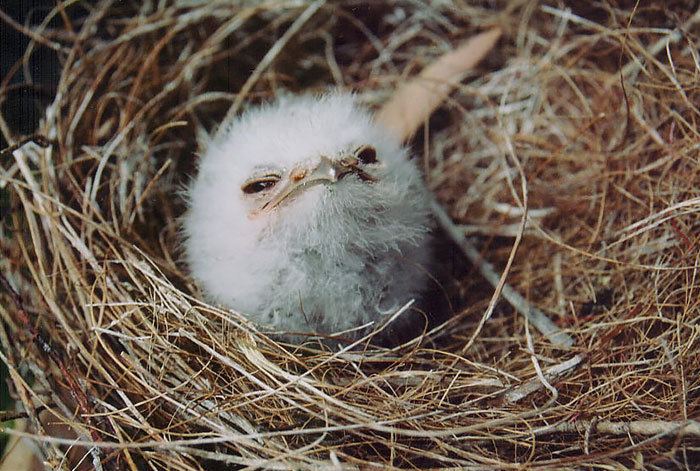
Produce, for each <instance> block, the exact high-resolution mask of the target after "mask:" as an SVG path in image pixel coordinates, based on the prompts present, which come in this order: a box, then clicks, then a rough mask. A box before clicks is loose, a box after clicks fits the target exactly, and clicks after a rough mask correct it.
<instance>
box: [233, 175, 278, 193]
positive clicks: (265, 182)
mask: <svg viewBox="0 0 700 471" xmlns="http://www.w3.org/2000/svg"><path fill="white" fill-rule="evenodd" d="M278 181H279V177H278V176H276V175H266V176H264V177H260V178H256V179H254V180H249V181H247V182H245V183H244V184H243V186H242V187H241V191H243V193H245V194H247V195H251V194H254V193H260V192H262V191H265V190H269V189H270V188H272V187H273V186H275V184H276V183H277V182H278Z"/></svg>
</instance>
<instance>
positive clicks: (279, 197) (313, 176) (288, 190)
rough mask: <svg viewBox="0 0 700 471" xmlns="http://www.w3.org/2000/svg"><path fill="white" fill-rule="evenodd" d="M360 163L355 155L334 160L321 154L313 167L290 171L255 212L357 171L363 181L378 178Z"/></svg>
mask: <svg viewBox="0 0 700 471" xmlns="http://www.w3.org/2000/svg"><path fill="white" fill-rule="evenodd" d="M358 163H359V162H358V160H357V158H355V157H344V158H341V159H339V160H332V159H329V158H328V157H325V156H321V160H320V161H319V163H318V164H317V165H316V166H315V167H313V168H308V167H304V166H299V167H296V168H294V169H293V170H292V171H291V172H290V173H289V176H288V178H287V179H286V180H287V181H286V182H285V184H283V185H282V186H281V188H280V189H279V190H278V191H277V192H276V193H275V194H274V195H273V196H272V199H270V200H269V201H268V202H267V203H265V204H264V205H263V206H262V207H261V208H260V209H258V210H256V211H255V213H256V214H260V213H265V212H269V211H272V210H273V209H275V208H276V207H278V206H279V205H280V204H281V203H282V202H283V201H284V200H286V199H287V198H289V197H290V196H292V195H294V194H297V193H299V192H301V191H304V190H306V189H307V188H311V187H313V186H316V185H320V184H331V183H335V182H337V181H338V180H340V179H342V178H343V177H345V176H346V175H348V174H350V173H355V174H356V175H357V176H358V177H359V178H360V179H361V180H362V181H371V182H373V181H376V178H374V177H373V176H371V175H369V174H368V173H367V172H365V171H364V170H362V169H360V168H359V167H358Z"/></svg>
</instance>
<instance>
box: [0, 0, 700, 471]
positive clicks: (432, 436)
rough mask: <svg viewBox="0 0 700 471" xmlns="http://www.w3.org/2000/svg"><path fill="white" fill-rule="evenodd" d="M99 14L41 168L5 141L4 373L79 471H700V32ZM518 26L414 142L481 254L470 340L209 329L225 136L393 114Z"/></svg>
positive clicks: (33, 152) (647, 20)
mask: <svg viewBox="0 0 700 471" xmlns="http://www.w3.org/2000/svg"><path fill="white" fill-rule="evenodd" d="M70 3H71V6H68V5H66V6H65V7H64V6H59V7H57V8H56V9H55V10H54V11H53V12H51V13H50V14H49V17H48V18H47V21H46V22H45V23H44V25H43V26H42V27H39V28H36V29H34V30H33V31H32V32H31V34H32V40H33V46H32V47H34V48H35V49H36V48H38V47H40V46H41V47H49V48H52V49H54V50H55V51H56V52H57V53H58V55H59V58H60V60H61V64H62V72H61V77H60V81H59V82H58V84H57V89H56V93H55V99H54V100H53V102H52V103H51V104H50V105H49V106H48V108H47V109H46V111H45V116H44V119H43V120H42V122H41V124H40V126H39V128H38V129H37V135H36V136H35V137H34V139H31V141H32V142H23V141H21V140H20V138H19V137H18V136H16V135H12V134H11V132H10V131H9V130H8V129H7V126H4V124H3V127H2V130H3V133H4V134H5V135H6V136H7V138H8V140H10V141H11V143H16V144H17V145H16V146H15V148H16V150H14V152H12V153H11V154H10V153H9V152H5V154H4V155H3V157H2V160H1V161H0V164H1V169H0V170H1V171H2V173H1V174H0V178H1V180H0V181H2V185H3V186H4V190H2V191H3V192H4V195H5V196H6V198H5V200H6V203H3V204H4V206H3V211H4V210H5V209H8V208H9V211H7V212H6V213H5V214H3V219H2V232H3V235H2V237H1V238H0V245H1V247H2V254H3V255H2V259H1V260H0V264H1V273H2V291H1V292H0V298H1V300H2V301H1V302H0V314H1V315H2V324H1V329H0V340H2V352H3V354H2V359H3V361H4V362H5V363H6V364H7V366H8V367H9V370H10V374H11V380H12V381H11V383H12V391H13V394H14V395H15V397H16V398H17V399H18V400H19V401H20V402H21V404H22V407H21V408H20V410H21V412H22V413H24V414H26V415H27V417H28V419H29V422H30V424H31V427H30V428H29V429H28V430H29V431H28V432H25V435H30V436H33V437H34V438H35V439H36V440H37V442H38V443H39V444H40V448H41V450H42V452H43V456H44V459H45V460H47V462H48V463H49V464H51V465H52V466H54V467H60V466H63V467H68V466H69V464H68V463H69V462H70V461H71V460H73V464H75V463H77V462H78V460H80V459H83V464H85V463H89V464H90V466H94V467H97V468H101V469H115V468H127V469H146V467H149V468H152V469H161V468H168V469H182V470H190V469H217V467H221V468H225V467H227V466H233V467H238V466H243V467H250V468H285V469H286V468H292V469H302V468H312V469H316V468H320V467H338V468H344V467H363V468H364V467H367V468H371V467H381V468H383V467H388V466H393V467H417V468H423V467H430V468H442V467H467V468H470V467H471V468H479V469H484V468H493V469H506V468H512V467H519V466H521V465H522V464H524V463H526V464H528V465H529V466H532V467H536V466H537V467H544V468H546V467H548V468H553V469H555V468H556V469H563V468H577V467H580V466H584V467H585V466H591V467H598V466H600V467H619V468H625V469H626V468H631V467H646V468H648V469H668V468H671V467H684V466H685V467H687V468H690V467H692V466H693V464H692V463H696V464H697V461H696V460H697V459H698V447H699V446H700V427H699V426H698V422H696V421H694V420H693V419H697V417H698V415H699V414H700V367H699V366H698V365H700V353H699V352H700V349H699V348H698V338H699V336H700V327H698V324H697V322H698V319H699V318H700V296H699V295H698V294H699V293H700V275H699V274H698V268H699V264H700V146H699V144H698V143H699V142H700V134H698V125H697V123H698V120H699V119H700V111H699V110H698V106H697V104H698V103H700V91H699V90H698V87H697V83H698V76H699V74H700V65H699V59H698V53H697V50H698V44H699V43H700V40H699V39H698V33H699V32H700V31H699V30H698V25H697V23H698V19H699V15H698V14H697V13H695V14H693V13H694V12H693V11H692V10H691V7H689V6H688V7H685V6H684V3H683V2H675V4H676V8H670V7H668V5H667V4H666V3H667V2H656V3H653V2H642V3H641V4H639V5H634V2H621V3H620V2H612V3H610V4H609V3H607V2H601V3H595V4H590V5H588V4H586V2H571V3H570V6H569V7H566V6H565V5H562V4H561V2H535V1H533V2H505V1H503V2H470V3H471V5H470V6H468V5H466V4H464V3H463V2H455V3H452V2H432V3H430V4H427V3H423V2H414V1H395V0H382V1H379V2H372V3H371V6H367V5H366V4H365V3H364V2H353V1H342V2H326V3H323V2H314V3H301V2H290V1H276V0H273V1H270V2H265V3H258V2H205V1H194V0H192V1H189V0H173V1H167V2H166V1H163V2H143V3H142V2H135V1H134V2H101V3H99V4H98V5H97V6H94V7H88V6H87V5H83V4H76V5H73V3H74V2H70ZM584 4H585V5H584ZM622 4H624V5H628V6H620V5H622ZM77 5H82V6H77ZM81 8H83V10H81ZM71 9H75V10H77V11H71ZM49 24H50V25H53V26H52V28H49V27H47V26H46V25H49ZM493 26H499V27H500V28H501V29H502V31H503V37H502V39H501V41H500V42H499V44H498V45H497V46H496V48H495V49H494V50H493V51H492V52H491V53H490V54H489V56H488V57H487V59H486V60H485V62H484V63H482V64H481V65H480V66H479V67H478V68H477V69H475V70H474V71H473V72H472V73H471V74H470V75H469V76H468V77H467V79H466V80H465V81H464V82H463V83H462V85H461V86H460V87H458V89H457V90H456V91H455V92H454V93H452V94H451V95H450V97H449V98H448V100H447V101H446V102H445V104H444V105H443V106H442V107H441V108H440V109H439V111H438V112H437V113H435V114H434V115H433V116H432V117H431V119H430V121H429V122H427V123H426V124H425V126H424V127H423V128H422V130H420V131H419V132H418V135H417V136H416V137H415V138H414V139H413V140H412V141H411V142H410V146H411V148H412V149H413V154H414V158H415V159H416V162H417V163H418V164H419V165H420V166H421V167H422V168H423V169H424V173H425V178H426V181H427V183H428V186H429V188H430V189H431V190H432V191H433V193H434V194H435V196H436V198H437V200H438V201H439V203H440V205H441V207H442V208H444V211H445V212H440V210H439V209H436V212H437V215H438V220H439V221H441V225H442V226H443V229H444V231H445V233H447V234H450V235H451V236H452V237H453V238H454V239H455V240H456V241H457V242H458V243H459V244H455V245H454V246H453V247H452V249H451V250H452V252H453V253H454V258H453V260H452V261H451V262H449V263H450V267H451V268H450V269H451V274H450V276H449V277H447V278H448V279H447V281H445V282H444V285H445V291H446V292H448V293H451V301H452V304H453V308H454V310H455V311H456V312H455V313H454V315H452V316H450V317H449V318H448V319H447V320H446V321H445V322H443V323H438V325H435V327H434V328H432V330H426V331H425V332H423V334H422V335H419V336H418V337H417V338H415V339H413V340H411V341H408V342H406V343H404V344H402V345H398V346H393V347H391V348H388V347H377V346H374V345H372V344H371V343H370V342H369V341H368V339H364V340H361V341H359V342H356V343H355V344H351V345H343V346H340V347H338V348H335V347H333V346H330V345H328V343H313V342H310V343H307V344H305V345H303V346H298V345H291V344H285V343H283V342H281V341H279V340H275V339H271V338H268V337H266V336H265V335H263V334H261V333H259V332H257V330H256V328H255V326H254V325H251V324H250V323H249V322H247V321H246V319H245V318H244V317H242V316H241V315H239V314H238V313H236V312H232V311H230V310H227V309H223V308H220V307H217V306H213V305H210V304H207V303H206V302H205V301H204V300H203V298H202V295H201V292H200V291H199V289H198V287H197V286H196V285H195V284H194V283H193V281H192V280H191V278H190V277H189V275H188V273H187V270H186V267H184V266H183V264H182V262H181V258H182V253H181V251H180V249H179V246H178V241H179V234H178V230H179V228H178V218H179V217H180V216H181V215H182V214H183V211H184V203H183V201H182V200H181V198H180V197H179V196H178V195H179V190H180V189H181V188H182V186H183V184H184V183H186V182H187V181H188V179H189V178H191V176H192V175H193V173H194V172H195V170H196V161H197V156H196V142H197V138H198V136H199V135H200V133H202V132H204V131H206V130H212V129H213V128H214V127H215V125H216V123H217V122H219V121H220V120H221V119H222V118H223V117H224V116H225V115H226V113H227V112H232V113H236V112H238V111H239V110H242V109H243V108H245V107H246V106H248V105H249V104H251V103H256V102H260V101H264V100H266V99H268V98H270V97H272V96H273V95H274V94H275V93H276V92H277V91H279V90H282V89H283V90H291V91H305V92H306V91H323V90H325V89H326V88H327V87H328V86H329V85H333V86H340V87H342V88H344V89H352V90H355V91H357V92H358V95H359V97H360V99H361V101H363V102H364V103H366V104H367V105H368V106H370V107H373V108H375V109H376V108H378V107H379V106H381V104H382V103H384V102H386V100H387V99H388V98H389V97H390V96H391V93H392V90H393V89H394V88H395V87H396V86H397V84H399V83H401V82H402V81H403V80H405V78H406V77H410V76H412V75H414V74H415V73H416V72H417V71H419V70H420V69H421V68H422V67H424V66H425V65H426V64H428V63H429V62H430V61H432V60H433V59H435V58H436V57H438V56H439V55H440V54H441V53H444V52H448V51H450V50H452V49H453V48H454V47H455V46H456V45H457V44H459V43H460V42H461V41H462V40H463V39H465V38H467V37H469V36H470V35H473V34H476V33H478V32H480V31H483V30H485V29H487V28H490V27H493ZM31 53H32V51H31V50H30V51H28V54H27V55H28V56H29V55H31ZM0 90H1V92H2V96H3V97H4V96H7V95H8V94H9V93H12V90H11V89H9V88H8V87H7V84H6V83H4V82H3V84H2V88H1V89H0ZM3 123H4V121H3ZM222 204H225V202H222ZM525 209H527V211H525ZM449 251H450V250H449V249H448V250H447V252H448V253H449ZM462 252H464V253H465V254H467V258H463V257H462V255H461V253H462ZM468 259H469V260H470V261H467V260H468ZM251 263H255V261H254V260H251ZM501 275H503V276H501ZM495 285H498V289H497V290H496V291H494V286H495ZM494 292H495V293H496V294H497V295H500V296H494ZM338 295H339V296H340V295H342V293H339V294H338ZM523 313H525V315H523ZM550 321H551V322H550ZM56 424H61V426H62V428H61V430H62V431H61V433H57V432H55V426H56ZM52 430H54V432H52ZM9 432H11V433H14V434H20V432H18V431H15V432H12V431H11V430H9ZM83 455H85V456H83Z"/></svg>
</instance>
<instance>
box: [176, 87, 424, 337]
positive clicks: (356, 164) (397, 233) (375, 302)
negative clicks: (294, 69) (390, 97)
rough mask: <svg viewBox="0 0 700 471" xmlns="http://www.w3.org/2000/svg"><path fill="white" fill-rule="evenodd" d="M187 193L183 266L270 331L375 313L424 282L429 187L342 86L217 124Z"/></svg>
mask: <svg viewBox="0 0 700 471" xmlns="http://www.w3.org/2000/svg"><path fill="white" fill-rule="evenodd" d="M187 199H188V204H189V209H188V211H187V213H186V215H185V217H184V221H183V232H184V248H185V256H186V260H187V263H188V264H189V267H190V270H191V273H192V275H193V276H194V278H195V279H196V280H198V282H199V283H200V285H201V287H202V288H203V290H204V292H205V294H206V295H207V297H208V298H209V299H210V300H211V301H213V302H215V303H220V304H223V305H225V306H227V307H230V308H232V309H235V310H237V311H238V312H241V313H242V314H244V315H246V316H247V317H248V318H249V319H251V320H252V321H254V322H255V323H256V324H258V325H260V326H262V327H267V328H268V329H271V330H272V331H274V332H277V333H279V332H286V333H307V332H309V333H316V334H331V333H336V332H343V331H349V330H351V329H356V328H357V327H359V326H361V325H364V324H367V323H369V322H370V321H375V323H376V322H381V321H382V320H383V319H386V318H387V316H388V315H389V314H392V313H394V312H395V310H397V309H398V308H400V307H401V306H403V305H404V304H405V303H407V302H408V301H410V300H411V299H414V298H416V297H417V296H419V294H420V293H421V291H422V290H423V289H424V288H425V286H426V284H427V280H428V264H429V262H430V258H431V250H430V245H431V244H430V234H429V232H430V225H431V224H430V217H429V212H430V209H429V197H428V192H427V190H426V187H425V185H424V183H423V181H422V179H421V175H420V173H419V171H418V169H417V168H416V166H415V165H414V164H413V162H411V161H409V160H408V156H407V151H406V149H405V148H403V147H402V145H401V143H400V142H399V141H398V139H397V138H395V137H393V136H392V135H391V134H390V133H389V132H387V131H386V130H385V129H383V128H382V127H380V126H379V125H378V124H376V123H375V122H374V121H373V118H372V115H371V113H370V112H369V111H367V110H365V109H363V108H362V107H361V106H360V105H359V104H358V103H357V102H356V100H355V98H354V97H353V96H352V95H350V94H343V93H329V94H324V95H321V96H310V95H305V96H298V97H289V96H287V97H281V98H279V99H277V101H275V102H273V103H271V104H267V105H264V106H261V107H259V108H256V109H252V110H250V111H248V112H247V113H245V114H243V115H242V116H240V117H238V118H236V119H234V120H232V121H231V122H226V123H223V124H222V126H221V128H220V130H219V132H218V133H217V135H216V137H215V138H214V139H213V140H212V141H211V142H209V143H208V144H207V146H206V149H205V150H204V152H203V155H202V157H201V161H200V163H199V172H198V174H197V176H196V178H195V179H194V180H193V181H192V184H191V186H190V187H189V190H188V194H187ZM358 335H360V331H358V330H355V331H354V332H352V333H351V334H349V336H350V337H357V336H358Z"/></svg>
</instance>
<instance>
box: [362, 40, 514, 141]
mask: <svg viewBox="0 0 700 471" xmlns="http://www.w3.org/2000/svg"><path fill="white" fill-rule="evenodd" d="M500 36H501V30H500V29H499V28H494V29H491V30H488V31H485V32H483V33H480V34H477V35H476V36H473V37H472V38H470V39H468V40H467V41H466V42H464V44H462V45H461V46H459V47H458V48H457V49H455V50H454V51H450V52H448V53H446V54H444V55H443V56H441V57H440V58H439V59H437V60H436V61H435V62H433V63H432V64H430V65H429V66H427V67H426V68H425V69H423V71H422V72H421V73H420V74H418V75H417V76H416V77H414V78H413V79H411V80H410V81H408V82H407V83H405V84H403V85H401V86H400V87H399V88H398V89H397V90H396V92H394V94H393V95H392V97H391V98H390V99H389V101H387V102H386V103H385V104H384V106H382V108H381V109H380V110H379V111H378V112H377V114H376V116H375V121H376V122H377V123H379V124H381V125H383V126H384V127H385V128H386V129H388V130H389V131H391V132H392V133H394V135H395V136H396V137H398V138H399V139H400V140H401V141H406V140H408V139H410V137H411V136H412V135H413V133H414V132H415V131H416V129H418V126H420V125H421V123H423V122H424V121H425V120H427V119H428V118H429V117H430V115H431V114H432V113H433V111H435V109H436V108H437V107H438V106H440V104H442V102H443V101H444V100H445V98H446V97H447V95H449V93H450V92H451V91H452V90H453V89H454V88H455V87H456V86H457V85H459V83H460V82H461V81H462V80H463V79H464V77H465V76H466V75H467V73H469V71H471V70H472V69H473V68H474V66H476V65H477V64H478V63H479V62H480V61H481V60H482V59H483V58H484V57H486V54H488V53H489V51H491V49H493V46H494V45H495V44H496V41H498V38H499V37H500Z"/></svg>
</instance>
